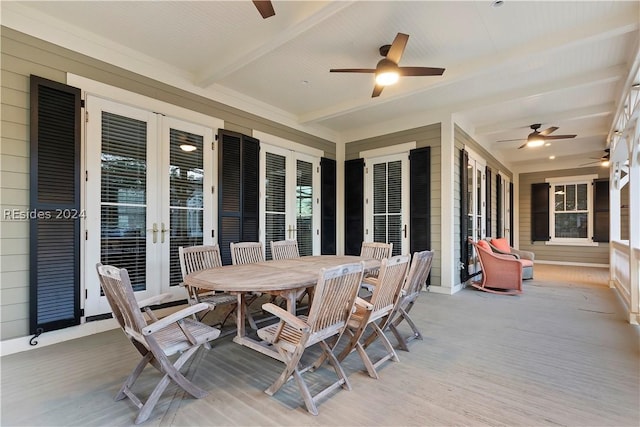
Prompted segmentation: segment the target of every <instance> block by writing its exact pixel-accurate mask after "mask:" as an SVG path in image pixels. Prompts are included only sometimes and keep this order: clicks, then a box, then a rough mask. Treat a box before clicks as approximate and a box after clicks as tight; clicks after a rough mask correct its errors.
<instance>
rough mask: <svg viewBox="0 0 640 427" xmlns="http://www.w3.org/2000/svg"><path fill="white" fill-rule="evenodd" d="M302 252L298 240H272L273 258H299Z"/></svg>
mask: <svg viewBox="0 0 640 427" xmlns="http://www.w3.org/2000/svg"><path fill="white" fill-rule="evenodd" d="M299 257H300V252H299V251H298V241H297V240H280V241H277V242H273V241H272V242H271V258H272V259H274V260H278V259H291V258H299Z"/></svg>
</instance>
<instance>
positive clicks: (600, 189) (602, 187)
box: [593, 179, 609, 242]
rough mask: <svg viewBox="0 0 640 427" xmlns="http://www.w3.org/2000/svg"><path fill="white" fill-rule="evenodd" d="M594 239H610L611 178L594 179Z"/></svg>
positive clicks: (598, 240)
mask: <svg viewBox="0 0 640 427" xmlns="http://www.w3.org/2000/svg"><path fill="white" fill-rule="evenodd" d="M593 241H594V242H608V241H609V180H608V179H596V180H594V181H593Z"/></svg>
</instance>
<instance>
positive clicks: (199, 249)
mask: <svg viewBox="0 0 640 427" xmlns="http://www.w3.org/2000/svg"><path fill="white" fill-rule="evenodd" d="M178 255H179V257H180V269H181V270H182V280H184V278H185V277H186V276H187V275H188V274H190V273H193V272H195V271H201V270H206V269H209V268H217V267H222V259H221V258H220V247H219V246H218V244H214V245H201V246H189V247H183V246H180V247H178ZM181 285H182V286H184V287H185V289H186V291H187V301H188V302H189V304H190V305H193V304H198V303H201V302H204V303H207V304H209V306H210V307H211V311H208V312H207V313H205V314H204V315H202V317H201V318H200V319H198V320H200V321H202V320H203V319H204V317H205V316H206V315H207V314H208V313H210V312H212V311H214V310H215V309H216V308H218V307H227V308H228V310H227V312H226V313H224V316H223V317H222V321H221V322H220V328H222V327H223V326H224V324H225V322H226V321H227V319H228V318H229V316H231V314H233V312H234V311H235V310H236V307H237V305H238V297H237V296H235V295H231V294H229V293H228V292H216V291H210V290H207V289H200V288H196V287H195V286H189V285H186V284H184V283H181Z"/></svg>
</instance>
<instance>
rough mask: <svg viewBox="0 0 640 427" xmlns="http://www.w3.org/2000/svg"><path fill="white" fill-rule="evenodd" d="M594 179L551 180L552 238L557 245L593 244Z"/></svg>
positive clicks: (549, 181) (550, 216)
mask: <svg viewBox="0 0 640 427" xmlns="http://www.w3.org/2000/svg"><path fill="white" fill-rule="evenodd" d="M594 178H596V177H594V176H583V177H569V178H554V179H548V180H547V182H548V183H549V184H550V185H549V191H550V192H551V194H550V195H549V200H550V206H549V233H550V234H549V236H550V241H551V242H552V243H553V242H556V243H591V242H592V240H591V236H592V235H593V232H592V228H593V227H592V224H593V221H592V216H593V209H592V207H593V203H592V197H593V189H592V185H591V183H592V181H593V179H594Z"/></svg>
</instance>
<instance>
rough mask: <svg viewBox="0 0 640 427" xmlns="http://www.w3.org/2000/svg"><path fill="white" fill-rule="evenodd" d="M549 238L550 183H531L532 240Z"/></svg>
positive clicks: (546, 239)
mask: <svg viewBox="0 0 640 427" xmlns="http://www.w3.org/2000/svg"><path fill="white" fill-rule="evenodd" d="M549 239H550V236H549V184H547V183H539V184H531V241H532V242H535V241H544V242H546V241H549Z"/></svg>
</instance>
